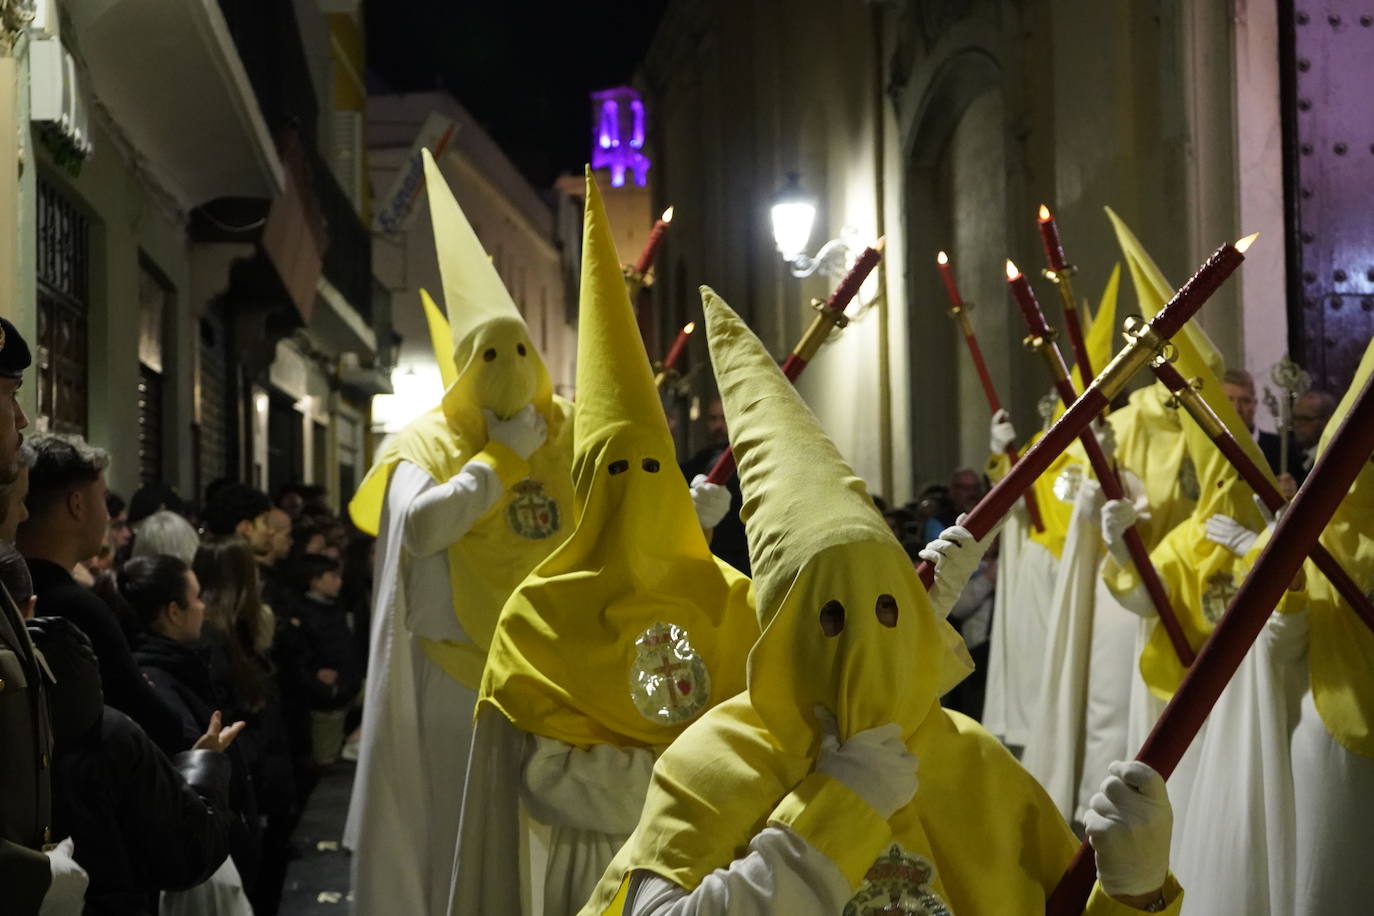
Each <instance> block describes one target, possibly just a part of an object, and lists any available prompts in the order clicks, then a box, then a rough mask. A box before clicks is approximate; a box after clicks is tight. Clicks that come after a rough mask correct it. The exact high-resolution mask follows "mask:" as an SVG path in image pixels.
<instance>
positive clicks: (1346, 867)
mask: <svg viewBox="0 0 1374 916" xmlns="http://www.w3.org/2000/svg"><path fill="white" fill-rule="evenodd" d="M1292 754H1293V756H1292V760H1293V783H1294V789H1295V799H1296V820H1297V823H1296V828H1295V833H1294V840H1295V843H1294V845H1295V846H1296V849H1297V853H1296V860H1295V861H1294V862H1293V866H1292V867H1293V883H1294V889H1293V892H1294V900H1295V901H1296V902H1295V903H1294V905H1293V907H1292V910H1291V912H1292V913H1293V914H1294V916H1357V914H1359V916H1364V914H1367V913H1369V912H1370V911H1371V909H1374V863H1371V861H1370V852H1371V850H1374V760H1370V759H1369V758H1368V757H1361V756H1360V755H1358V754H1353V753H1351V752H1350V751H1348V750H1346V749H1345V748H1344V747H1342V746H1341V745H1340V744H1338V743H1337V742H1336V739H1335V738H1333V737H1331V733H1330V732H1329V731H1327V729H1326V725H1325V724H1324V723H1323V722H1322V719H1321V715H1320V714H1319V713H1318V712H1317V707H1316V706H1315V705H1314V704H1313V702H1312V693H1311V691H1308V693H1307V694H1306V695H1304V696H1303V698H1302V713H1301V718H1300V720H1299V722H1298V726H1297V729H1296V731H1294V733H1293V750H1292Z"/></svg>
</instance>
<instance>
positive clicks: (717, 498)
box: [692, 474, 730, 531]
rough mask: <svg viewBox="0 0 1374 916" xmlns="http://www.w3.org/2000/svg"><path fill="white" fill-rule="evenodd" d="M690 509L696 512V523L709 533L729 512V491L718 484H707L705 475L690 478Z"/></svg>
mask: <svg viewBox="0 0 1374 916" xmlns="http://www.w3.org/2000/svg"><path fill="white" fill-rule="evenodd" d="M692 508H693V509H696V510H697V523H698V524H700V525H701V527H702V530H704V531H710V530H711V529H712V528H714V527H716V526H717V525H719V524H720V521H721V519H723V518H725V513H727V512H729V511H730V491H729V490H728V489H726V488H725V487H722V486H720V485H719V484H714V483H708V482H707V480H706V475H705V474H698V475H697V476H695V477H693V478H692Z"/></svg>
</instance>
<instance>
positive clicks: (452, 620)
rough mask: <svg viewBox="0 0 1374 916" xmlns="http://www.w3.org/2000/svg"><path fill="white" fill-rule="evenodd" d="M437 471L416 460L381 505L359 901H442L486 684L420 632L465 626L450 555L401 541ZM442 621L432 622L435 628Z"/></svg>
mask: <svg viewBox="0 0 1374 916" xmlns="http://www.w3.org/2000/svg"><path fill="white" fill-rule="evenodd" d="M432 485H433V481H432V480H431V479H430V478H429V476H428V475H427V474H425V473H424V472H423V471H421V470H419V469H418V468H416V467H415V466H414V465H411V464H409V463H406V462H402V463H400V464H398V465H397V466H396V468H395V469H394V470H393V471H392V475H391V480H390V482H389V483H388V485H387V496H386V501H385V503H384V504H383V507H382V518H381V526H380V528H379V532H378V539H377V549H376V556H377V572H376V576H375V578H374V582H375V586H374V588H375V594H374V600H373V614H372V631H371V637H372V642H371V650H370V656H369V662H368V673H367V691H366V697H365V699H364V705H363V725H362V740H361V742H360V747H359V756H358V770H357V775H356V777H355V779H354V782H353V795H352V799H351V801H350V803H349V809H348V821H347V823H346V824H345V826H344V837H343V841H344V845H345V846H346V847H347V848H349V849H351V850H353V861H352V872H353V899H354V903H353V912H354V913H355V914H357V916H384V914H390V913H405V914H416V916H420V914H430V913H442V912H444V911H445V908H446V906H447V904H448V896H449V884H450V879H451V875H452V869H453V850H454V846H455V845H456V842H457V836H458V818H459V814H460V812H461V808H462V790H463V778H464V771H465V769H466V765H467V759H468V752H469V745H470V743H471V736H472V709H473V705H474V704H475V703H476V700H477V697H476V694H475V693H474V692H473V691H471V690H469V689H468V688H466V687H464V686H463V685H462V684H459V683H458V682H457V681H455V680H453V679H452V678H450V677H449V676H448V675H446V674H444V672H443V671H441V670H440V669H439V668H438V667H437V666H435V665H434V664H433V663H431V662H430V661H429V659H428V658H427V657H426V656H425V654H424V650H423V649H422V648H421V647H420V644H419V642H418V640H417V639H416V638H415V634H416V632H422V633H424V635H427V636H431V635H432V636H435V637H436V638H451V636H452V634H451V633H450V632H444V631H442V630H435V628H436V627H443V626H445V625H447V626H450V627H454V628H456V627H457V618H456V615H455V614H454V612H453V590H452V587H451V586H450V584H449V576H448V558H447V556H446V555H445V554H444V553H439V554H437V555H436V556H432V557H425V558H423V559H416V558H413V557H411V556H410V554H409V553H408V552H407V551H405V550H403V549H402V547H401V542H402V526H403V520H404V512H403V511H400V509H398V508H397V507H405V506H408V505H409V504H410V503H411V502H412V501H413V500H414V499H415V498H416V497H417V496H419V495H420V494H421V493H423V492H424V491H425V490H426V489H427V488H428V487H430V486H432ZM432 631H433V632H432Z"/></svg>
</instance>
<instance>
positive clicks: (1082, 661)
mask: <svg viewBox="0 0 1374 916" xmlns="http://www.w3.org/2000/svg"><path fill="white" fill-rule="evenodd" d="M1101 492H1102V491H1101V488H1099V487H1098V486H1097V484H1096V483H1094V482H1092V481H1084V482H1083V483H1082V484H1081V485H1080V486H1079V488H1078V495H1077V498H1076V499H1075V501H1074V509H1073V514H1072V515H1071V516H1070V517H1069V530H1068V533H1067V535H1066V536H1065V539H1064V553H1063V556H1062V557H1061V558H1060V561H1059V575H1058V579H1057V581H1056V583H1055V588H1054V592H1053V594H1052V596H1051V600H1050V604H1049V625H1048V627H1047V632H1046V638H1045V646H1044V649H1043V650H1042V657H1041V659H1040V665H1041V667H1040V672H1039V676H1038V679H1037V681H1038V682H1037V684H1036V685H1035V686H1034V687H1033V688H1031V690H1030V697H1031V698H1033V700H1034V702H1035V712H1034V719H1033V721H1034V723H1035V727H1034V729H1033V730H1032V732H1031V736H1030V738H1029V740H1028V741H1027V742H1026V749H1025V753H1024V754H1023V755H1022V758H1021V762H1022V764H1024V765H1025V767H1026V769H1027V770H1029V771H1030V773H1031V775H1032V776H1034V777H1035V778H1036V780H1037V781H1038V782H1039V783H1040V785H1041V786H1043V787H1044V789H1045V791H1046V793H1048V795H1049V796H1050V800H1051V801H1053V802H1054V805H1055V807H1056V808H1058V809H1059V813H1060V814H1062V815H1063V816H1064V819H1065V820H1069V819H1071V818H1072V817H1073V815H1074V813H1075V812H1076V810H1077V792H1078V785H1079V778H1080V776H1081V774H1082V767H1083V747H1084V732H1083V730H1084V723H1085V720H1086V716H1087V704H1088V666H1089V664H1090V662H1091V658H1092V651H1091V650H1092V642H1093V609H1094V606H1095V604H1096V600H1097V599H1096V594H1097V584H1098V582H1099V581H1100V577H1099V575H1098V570H1099V568H1100V566H1101V562H1102V549H1101V541H1102V536H1101V530H1100V528H1099V522H1098V512H1099V511H1100V508H1101V505H1102V500H1101V498H1100V496H1101ZM1102 773H1103V774H1105V773H1106V770H1105V769H1103V770H1102ZM1098 778H1099V780H1100V779H1101V778H1102V777H1101V776H1099V777H1098Z"/></svg>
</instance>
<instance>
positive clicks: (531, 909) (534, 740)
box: [448, 708, 654, 916]
mask: <svg viewBox="0 0 1374 916" xmlns="http://www.w3.org/2000/svg"><path fill="white" fill-rule="evenodd" d="M653 766H654V755H653V753H652V752H651V751H649V750H647V749H644V748H619V747H613V746H611V745H606V744H599V745H593V746H592V747H591V748H589V749H587V750H581V749H579V748H575V747H572V746H571V745H568V744H564V743H563V742H561V741H555V740H553V739H551V738H544V737H540V736H537V735H530V734H527V733H525V732H522V731H520V730H519V729H517V728H516V727H515V726H514V725H512V724H511V723H510V721H509V720H507V719H506V718H505V716H503V715H502V714H501V713H500V712H499V711H497V710H494V709H490V708H484V709H483V710H482V711H481V713H480V714H479V715H478V719H477V729H476V733H475V735H474V737H473V745H472V757H471V763H470V765H469V767H468V785H467V789H466V792H465V796H464V801H463V818H462V826H461V828H460V831H459V842H458V848H457V850H456V852H455V857H454V866H453V895H452V897H451V898H450V900H449V906H448V912H449V913H450V914H453V916H458V914H467V913H486V912H493V911H495V908H497V907H501V908H502V909H503V911H505V912H511V910H510V906H509V904H510V901H512V900H516V899H519V900H520V901H521V911H522V912H524V913H526V914H529V916H571V914H575V913H576V912H577V911H578V910H580V909H581V908H582V906H583V904H585V903H586V902H587V899H588V898H590V897H591V895H592V891H594V890H595V889H596V884H597V882H598V881H600V880H601V876H602V874H603V873H604V872H605V871H606V867H607V866H609V865H610V864H611V860H612V859H613V858H615V854H616V852H617V851H619V849H620V847H621V845H623V844H624V842H625V840H626V839H627V838H628V837H629V835H630V833H632V832H633V831H634V828H635V825H636V824H637V823H638V822H639V814H640V809H641V808H642V807H643V804H644V796H645V795H646V794H647V793H648V791H649V779H650V776H651V774H652V772H653Z"/></svg>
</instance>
